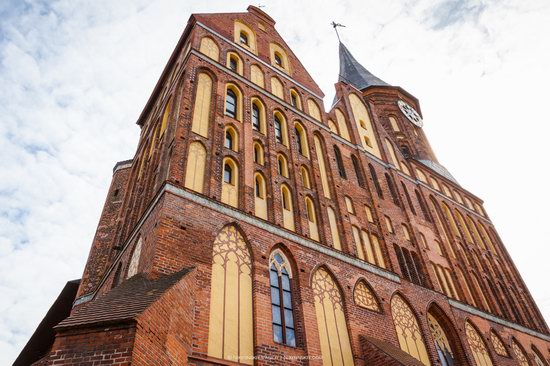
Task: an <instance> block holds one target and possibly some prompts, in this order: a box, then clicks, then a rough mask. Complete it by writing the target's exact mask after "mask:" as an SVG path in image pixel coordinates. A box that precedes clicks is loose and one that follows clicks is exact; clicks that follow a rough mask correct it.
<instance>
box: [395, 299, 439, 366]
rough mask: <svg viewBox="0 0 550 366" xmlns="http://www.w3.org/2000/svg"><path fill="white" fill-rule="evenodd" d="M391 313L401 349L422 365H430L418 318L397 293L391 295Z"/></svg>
mask: <svg viewBox="0 0 550 366" xmlns="http://www.w3.org/2000/svg"><path fill="white" fill-rule="evenodd" d="M391 313H392V317H393V323H394V326H395V331H396V332H397V338H398V340H399V346H400V347H401V349H402V350H403V351H405V352H407V353H408V354H409V355H411V356H413V357H414V358H416V359H417V360H419V361H420V362H422V363H423V364H424V365H427V366H429V365H431V363H430V359H429V357H428V351H427V350H426V344H425V343H424V340H423V337H422V332H421V330H420V325H419V324H418V319H417V318H416V316H415V315H414V313H413V311H412V309H411V307H410V306H409V304H407V302H406V301H405V299H403V297H401V295H399V294H395V295H393V297H392V299H391Z"/></svg>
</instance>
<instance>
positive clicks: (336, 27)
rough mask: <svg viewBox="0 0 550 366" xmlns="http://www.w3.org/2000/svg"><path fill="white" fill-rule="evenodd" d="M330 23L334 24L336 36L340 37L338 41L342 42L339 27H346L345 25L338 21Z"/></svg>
mask: <svg viewBox="0 0 550 366" xmlns="http://www.w3.org/2000/svg"><path fill="white" fill-rule="evenodd" d="M330 25H332V28H334V31H335V32H336V37H338V42H340V34H338V27H344V28H345V27H346V26H345V25H343V24H340V23H336V22H334V21H333V22H332V23H330Z"/></svg>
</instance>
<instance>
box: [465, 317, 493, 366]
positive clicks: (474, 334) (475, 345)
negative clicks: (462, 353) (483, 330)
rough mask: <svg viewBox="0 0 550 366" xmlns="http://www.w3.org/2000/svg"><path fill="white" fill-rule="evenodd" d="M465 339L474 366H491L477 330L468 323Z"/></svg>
mask: <svg viewBox="0 0 550 366" xmlns="http://www.w3.org/2000/svg"><path fill="white" fill-rule="evenodd" d="M466 338H467V340H468V345H469V346H470V350H471V351H472V354H473V356H474V361H475V363H476V366H493V361H491V357H490V356H489V351H488V350H487V346H486V345H485V342H484V341H483V338H482V337H481V334H479V332H478V331H477V329H476V328H475V327H474V326H473V325H472V324H471V323H470V322H469V321H467V322H466Z"/></svg>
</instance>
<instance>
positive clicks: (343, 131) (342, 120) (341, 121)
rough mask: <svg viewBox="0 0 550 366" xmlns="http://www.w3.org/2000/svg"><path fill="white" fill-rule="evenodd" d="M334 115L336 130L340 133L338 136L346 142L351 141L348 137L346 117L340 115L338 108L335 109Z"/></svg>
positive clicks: (342, 114)
mask: <svg viewBox="0 0 550 366" xmlns="http://www.w3.org/2000/svg"><path fill="white" fill-rule="evenodd" d="M334 113H335V114H336V122H338V130H339V131H340V136H342V137H343V138H344V139H346V140H348V141H351V138H350V136H349V130H348V124H347V122H346V117H344V113H342V111H341V110H339V109H338V108H336V110H335V111H334Z"/></svg>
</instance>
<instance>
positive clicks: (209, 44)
mask: <svg viewBox="0 0 550 366" xmlns="http://www.w3.org/2000/svg"><path fill="white" fill-rule="evenodd" d="M199 50H200V52H201V53H203V54H205V55H206V56H208V57H210V58H211V59H213V60H216V61H218V60H219V58H220V49H219V48H218V45H217V44H216V43H215V42H214V41H213V40H212V38H210V37H203V38H202V39H201V45H200V48H199Z"/></svg>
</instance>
